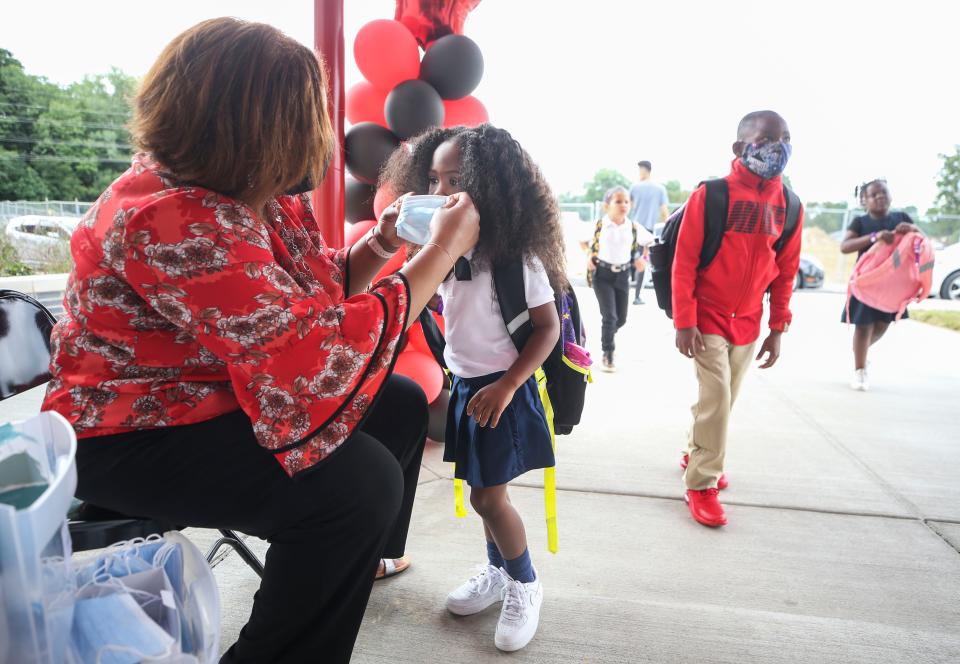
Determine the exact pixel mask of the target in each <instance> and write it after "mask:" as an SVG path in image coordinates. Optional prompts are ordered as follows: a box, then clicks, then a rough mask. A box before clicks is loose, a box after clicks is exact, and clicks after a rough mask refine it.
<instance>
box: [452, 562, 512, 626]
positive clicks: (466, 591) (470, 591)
mask: <svg viewBox="0 0 960 664" xmlns="http://www.w3.org/2000/svg"><path fill="white" fill-rule="evenodd" d="M477 569H478V570H479V572H478V573H477V574H475V575H473V576H471V577H470V578H469V579H467V581H466V582H465V583H464V584H463V585H461V586H460V587H459V588H457V589H456V590H454V591H453V592H451V593H450V594H449V595H447V610H448V611H450V613H455V614H457V615H458V616H471V615H473V614H474V613H479V612H480V611H483V610H484V609H485V608H487V607H488V606H490V605H491V604H496V603H497V602H499V601H501V600H503V588H504V586H506V584H507V577H506V574H505V573H504V572H502V571H501V570H500V569H499V568H496V567H494V566H493V565H489V564H488V565H479V566H478V567H477Z"/></svg>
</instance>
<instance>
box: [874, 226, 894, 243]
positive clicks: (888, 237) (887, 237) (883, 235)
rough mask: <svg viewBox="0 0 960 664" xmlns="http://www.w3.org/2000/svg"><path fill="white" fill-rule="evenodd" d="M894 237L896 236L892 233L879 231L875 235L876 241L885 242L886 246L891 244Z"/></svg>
mask: <svg viewBox="0 0 960 664" xmlns="http://www.w3.org/2000/svg"><path fill="white" fill-rule="evenodd" d="M898 228H899V227H898ZM896 237H897V236H896V234H895V233H894V232H893V231H880V232H879V233H877V239H878V240H881V241H883V242H886V243H887V244H893V241H894V239H896Z"/></svg>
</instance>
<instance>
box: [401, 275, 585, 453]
mask: <svg viewBox="0 0 960 664" xmlns="http://www.w3.org/2000/svg"><path fill="white" fill-rule="evenodd" d="M493 286H494V290H495V291H496V293H497V300H498V302H499V304H500V314H501V316H502V317H503V324H504V325H505V326H506V328H507V332H509V333H510V338H511V339H512V340H513V344H514V346H516V347H517V351H518V352H519V351H522V350H523V347H524V346H525V345H526V343H527V340H528V339H529V338H530V335H531V334H532V333H533V324H532V323H531V322H530V312H529V310H528V309H527V302H526V297H525V290H524V284H523V263H522V262H520V261H518V262H516V263H511V264H506V265H497V266H494V268H493ZM554 303H555V304H556V307H557V314H558V315H559V316H560V338H559V339H558V340H557V344H556V345H555V346H554V348H553V350H552V351H550V355H549V356H548V357H547V359H546V360H544V362H543V372H544V374H545V375H546V381H547V394H548V395H549V397H550V404H551V405H552V407H553V429H554V433H556V434H557V435H565V434H569V433H570V432H571V431H573V427H574V426H576V425H577V424H580V415H581V414H582V413H583V404H584V399H585V397H586V390H587V383H588V382H590V380H591V378H590V371H589V370H587V369H581V368H579V367H577V366H576V365H574V364H573V363H572V362H570V361H569V360H567V359H566V358H565V357H564V354H563V347H564V341H565V336H564V335H565V331H566V336H567V339H566V340H569V341H573V342H574V343H576V344H577V345H580V346H582V345H583V340H584V338H583V337H584V335H583V327H582V321H581V318H580V305H579V303H578V302H577V296H576V295H575V294H574V292H573V289H572V288H568V289H567V290H566V291H564V292H562V293H559V294H557V296H556V298H555V301H554ZM420 325H421V327H422V328H423V336H424V338H426V340H427V345H428V346H429V347H430V352H431V353H432V354H433V357H434V359H436V361H437V362H438V363H439V364H440V366H442V367H444V368H446V363H445V362H444V360H443V349H444V347H445V346H446V340H445V339H444V338H443V334H442V333H441V332H440V328H439V327H437V322H436V321H435V320H434V318H433V314H432V313H431V312H430V310H428V309H424V310H423V311H422V312H421V313H420ZM571 335H572V338H569V337H570V336H571Z"/></svg>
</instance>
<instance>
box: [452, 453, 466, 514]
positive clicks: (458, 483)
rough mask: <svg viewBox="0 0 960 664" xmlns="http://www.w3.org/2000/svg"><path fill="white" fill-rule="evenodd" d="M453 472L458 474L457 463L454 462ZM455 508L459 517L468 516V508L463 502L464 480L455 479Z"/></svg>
mask: <svg viewBox="0 0 960 664" xmlns="http://www.w3.org/2000/svg"><path fill="white" fill-rule="evenodd" d="M453 474H454V475H456V474H457V464H453ZM453 510H454V512H455V513H456V515H457V517H459V518H461V519H462V518H463V517H465V516H467V508H466V506H465V505H464V503H463V480H458V479H457V478H456V477H454V479H453Z"/></svg>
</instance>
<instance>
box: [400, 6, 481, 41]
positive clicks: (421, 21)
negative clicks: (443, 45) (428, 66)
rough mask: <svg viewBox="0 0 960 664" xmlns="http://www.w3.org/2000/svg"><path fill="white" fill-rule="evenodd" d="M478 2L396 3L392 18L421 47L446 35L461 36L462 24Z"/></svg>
mask: <svg viewBox="0 0 960 664" xmlns="http://www.w3.org/2000/svg"><path fill="white" fill-rule="evenodd" d="M479 4H480V0H397V11H396V13H395V14H394V18H396V19H397V20H398V21H400V22H401V23H403V24H404V25H405V26H407V29H409V30H410V32H412V33H413V36H414V37H416V38H417V41H418V42H419V43H420V46H423V47H426V45H427V44H429V43H430V42H432V41H434V40H436V39H439V38H440V37H445V36H446V35H451V34H454V35H462V34H463V23H464V21H466V20H467V14H469V13H470V12H472V11H473V10H474V8H476V6H477V5H479Z"/></svg>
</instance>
